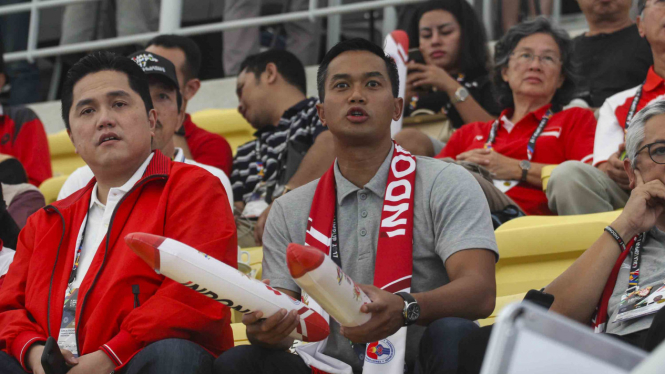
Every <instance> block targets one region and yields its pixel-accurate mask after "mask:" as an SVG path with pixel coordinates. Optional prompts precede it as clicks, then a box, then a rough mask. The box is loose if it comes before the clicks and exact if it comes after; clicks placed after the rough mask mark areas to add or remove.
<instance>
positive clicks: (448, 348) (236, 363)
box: [214, 318, 478, 374]
mask: <svg viewBox="0 0 665 374" xmlns="http://www.w3.org/2000/svg"><path fill="white" fill-rule="evenodd" d="M477 329H478V326H477V325H476V324H475V323H473V322H472V321H469V320H466V319H462V318H442V319H440V320H437V321H434V322H432V323H431V324H430V325H429V326H428V327H427V329H426V330H425V333H424V334H423V337H422V339H421V340H420V348H419V354H418V359H417V361H416V365H415V369H414V371H413V372H414V373H416V374H425V373H455V372H456V371H457V357H458V352H459V351H458V345H459V342H460V340H461V339H462V338H463V337H464V336H466V335H467V334H469V333H471V332H472V331H474V330H477ZM214 372H215V374H254V373H266V374H273V373H274V374H282V373H284V374H287V373H294V374H300V373H302V374H309V373H311V372H312V371H311V369H310V368H309V367H308V366H307V365H305V363H304V362H303V361H302V360H301V359H300V357H298V356H296V355H293V354H291V353H288V352H286V351H275V350H270V349H266V348H262V347H259V346H255V345H244V346H239V347H235V348H232V349H230V350H228V351H226V352H225V353H223V354H222V355H221V356H219V358H218V359H217V360H216V361H215V367H214Z"/></svg>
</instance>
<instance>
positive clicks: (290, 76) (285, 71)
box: [239, 49, 307, 95]
mask: <svg viewBox="0 0 665 374" xmlns="http://www.w3.org/2000/svg"><path fill="white" fill-rule="evenodd" d="M271 62H272V63H273V64H275V66H276V67H277V72H279V74H280V75H281V76H282V77H284V80H285V81H287V82H288V83H289V84H291V85H292V86H294V87H295V88H297V89H298V90H300V92H302V93H303V95H307V78H306V77H305V67H304V66H303V64H302V62H300V60H298V57H296V56H295V55H294V54H293V53H291V52H289V51H284V50H280V49H270V50H267V51H265V52H261V53H257V54H255V55H251V56H249V57H247V58H246V59H245V60H244V61H243V62H242V63H241V64H240V70H239V71H241V72H242V71H243V70H245V69H247V72H248V73H254V76H255V77H256V79H257V80H258V79H259V77H261V73H263V72H264V71H266V66H268V64H269V63H271Z"/></svg>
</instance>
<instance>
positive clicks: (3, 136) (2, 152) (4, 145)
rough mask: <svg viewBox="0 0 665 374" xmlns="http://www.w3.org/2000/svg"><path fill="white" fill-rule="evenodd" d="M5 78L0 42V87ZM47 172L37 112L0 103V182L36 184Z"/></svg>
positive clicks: (45, 144) (47, 156) (44, 142)
mask: <svg viewBox="0 0 665 374" xmlns="http://www.w3.org/2000/svg"><path fill="white" fill-rule="evenodd" d="M5 78H6V75H5V65H4V59H3V54H2V43H0V90H1V89H2V85H4V83H5V81H6V79H5ZM51 176H52V172H51V156H50V154H49V148H48V141H47V139H46V132H45V131H44V125H43V124H42V122H41V120H40V119H39V117H37V114H35V112H33V111H32V110H31V109H30V108H27V107H24V106H20V105H19V106H9V105H2V104H0V182H2V183H5V184H20V183H30V184H32V185H34V186H35V187H39V185H40V184H41V183H42V182H43V181H45V180H46V179H48V178H51Z"/></svg>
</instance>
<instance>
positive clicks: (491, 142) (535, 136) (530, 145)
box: [485, 109, 552, 161]
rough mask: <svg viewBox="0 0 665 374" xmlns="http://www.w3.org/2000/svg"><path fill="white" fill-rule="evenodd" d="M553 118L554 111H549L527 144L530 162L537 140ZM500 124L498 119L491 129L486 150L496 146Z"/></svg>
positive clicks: (527, 154)
mask: <svg viewBox="0 0 665 374" xmlns="http://www.w3.org/2000/svg"><path fill="white" fill-rule="evenodd" d="M551 116H552V110H551V109H548V110H547V112H546V113H545V115H544V116H543V119H542V120H540V123H539V124H538V127H537V128H536V131H534V133H533V134H532V135H531V138H530V139H529V143H527V145H526V156H527V157H528V158H529V161H531V159H532V158H533V152H534V150H535V148H536V140H538V137H539V136H540V134H542V132H543V130H544V129H545V126H547V122H549V120H550V117H551ZM500 122H501V121H499V120H498V119H497V120H496V121H494V123H493V124H492V128H491V129H490V135H489V136H488V137H487V142H486V143H485V148H486V149H492V146H493V145H494V140H495V139H496V133H497V131H498V130H499V124H500Z"/></svg>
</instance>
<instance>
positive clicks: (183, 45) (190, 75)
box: [146, 34, 201, 84]
mask: <svg viewBox="0 0 665 374" xmlns="http://www.w3.org/2000/svg"><path fill="white" fill-rule="evenodd" d="M151 45H154V46H158V47H164V48H177V49H179V50H181V51H182V52H183V53H184V54H185V66H184V70H183V73H184V74H185V79H186V80H190V79H194V78H198V77H199V73H200V72H201V49H200V48H199V46H198V44H196V42H195V41H194V40H192V39H190V38H188V37H186V36H182V35H174V34H170V35H159V36H156V37H154V38H152V40H150V41H149V42H148V44H146V48H148V47H150V46H151ZM185 83H187V82H186V81H185V82H180V84H185Z"/></svg>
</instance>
